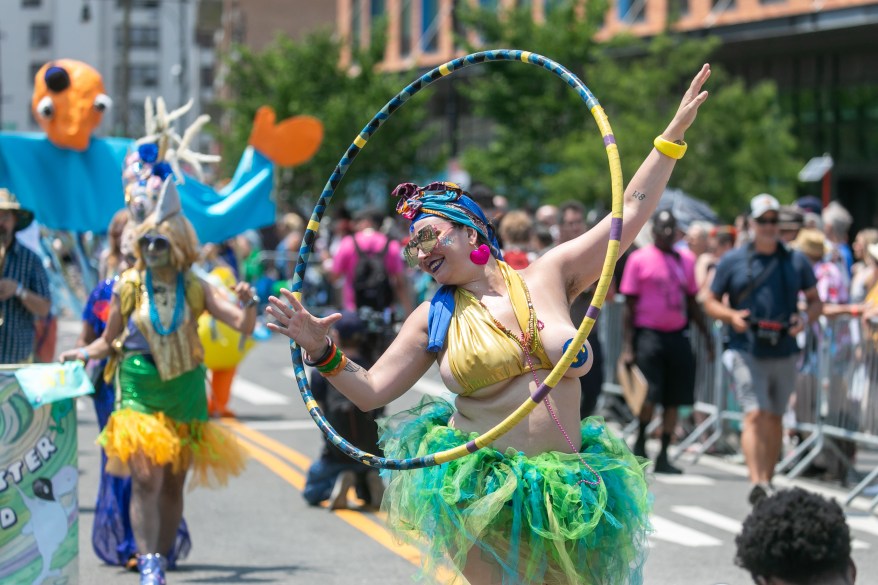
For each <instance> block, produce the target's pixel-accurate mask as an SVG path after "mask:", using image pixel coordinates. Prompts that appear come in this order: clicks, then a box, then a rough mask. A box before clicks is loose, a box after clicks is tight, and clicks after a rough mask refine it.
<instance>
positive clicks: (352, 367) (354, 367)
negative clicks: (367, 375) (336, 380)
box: [344, 360, 363, 372]
mask: <svg viewBox="0 0 878 585" xmlns="http://www.w3.org/2000/svg"><path fill="white" fill-rule="evenodd" d="M362 369H363V368H361V367H360V366H358V365H357V364H355V363H354V362H352V361H351V360H348V363H347V364H345V367H344V371H345V372H359V371H360V370H362Z"/></svg>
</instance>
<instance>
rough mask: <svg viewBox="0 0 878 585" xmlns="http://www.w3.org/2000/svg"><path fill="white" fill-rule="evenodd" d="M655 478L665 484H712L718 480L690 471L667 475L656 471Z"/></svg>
mask: <svg viewBox="0 0 878 585" xmlns="http://www.w3.org/2000/svg"><path fill="white" fill-rule="evenodd" d="M655 480H656V481H657V482H659V483H663V484H665V485H694V486H711V485H715V484H716V482H715V481H714V480H713V479H711V478H709V477H706V476H704V475H694V474H689V473H684V474H683V475H667V474H664V473H656V474H655Z"/></svg>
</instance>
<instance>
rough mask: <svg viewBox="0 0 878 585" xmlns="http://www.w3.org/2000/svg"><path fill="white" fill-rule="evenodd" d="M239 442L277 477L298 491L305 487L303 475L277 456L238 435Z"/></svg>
mask: <svg viewBox="0 0 878 585" xmlns="http://www.w3.org/2000/svg"><path fill="white" fill-rule="evenodd" d="M239 439H241V444H242V445H244V447H245V448H246V449H247V451H248V452H249V453H250V456H251V457H253V458H254V459H256V460H257V461H259V462H260V463H261V464H263V465H264V466H266V467H267V468H269V469H270V470H271V471H273V472H274V473H275V474H276V475H277V476H278V477H280V478H281V479H283V480H285V481H286V482H287V483H288V484H290V485H291V486H293V487H294V488H296V489H297V490H299V491H302V490H304V489H305V476H304V475H302V474H301V473H299V472H298V471H296V470H295V469H293V468H292V467H290V466H289V465H287V464H286V463H284V462H283V461H282V460H281V459H280V458H279V457H276V456H275V455H273V454H272V453H269V452H268V451H266V450H265V449H263V448H261V447H257V446H256V445H254V444H253V443H251V442H250V441H248V440H246V439H244V437H239Z"/></svg>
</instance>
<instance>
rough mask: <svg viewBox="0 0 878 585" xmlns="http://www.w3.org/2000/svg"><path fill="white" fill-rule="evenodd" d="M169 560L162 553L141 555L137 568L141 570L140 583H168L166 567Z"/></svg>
mask: <svg viewBox="0 0 878 585" xmlns="http://www.w3.org/2000/svg"><path fill="white" fill-rule="evenodd" d="M167 564H168V562H167V560H166V559H165V557H163V556H162V555H160V554H157V553H156V554H148V555H140V556H139V557H138V558H137V569H138V570H139V571H140V585H167V580H166V579H165V567H167Z"/></svg>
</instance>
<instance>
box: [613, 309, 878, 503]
mask: <svg viewBox="0 0 878 585" xmlns="http://www.w3.org/2000/svg"><path fill="white" fill-rule="evenodd" d="M623 305H624V297H623V296H621V295H618V296H617V297H616V298H615V299H613V300H612V301H611V302H608V303H606V304H605V306H604V308H603V310H602V312H601V317H600V319H598V335H599V336H600V339H601V342H602V343H603V347H604V359H605V367H604V384H603V390H604V392H605V393H606V394H607V395H609V396H615V397H617V398H619V399H621V395H622V390H621V387H620V385H619V381H618V379H617V376H616V367H615V366H616V362H617V360H618V359H619V355H620V354H621V351H622V339H623V331H622V309H623ZM710 334H711V336H712V338H713V344H714V348H715V355H714V356H713V358H712V359H711V357H710V356H709V355H708V349H707V343H706V341H705V339H704V336H703V335H702V334H701V332H700V331H699V330H698V329H697V328H696V327H694V326H693V327H692V328H691V330H690V339H691V342H692V348H693V351H694V352H695V356H696V368H697V369H696V386H695V404H694V412H695V416H696V419H695V426H694V428H693V429H692V430H691V431H690V432H689V434H688V435H687V436H686V437H685V438H684V439H683V440H682V441H681V442H680V443H679V445H678V446H677V448H676V450H675V451H674V452H673V458H674V459H677V458H679V457H680V456H682V455H683V454H684V453H690V454H692V455H693V457H694V461H698V459H699V458H700V457H701V456H702V455H703V454H704V453H706V452H707V451H708V450H710V449H711V448H712V447H714V445H716V443H717V442H718V441H721V440H722V438H723V437H724V435H725V433H726V431H727V423H728V422H729V421H741V420H742V419H743V413H742V412H741V410H740V408H739V406H738V404H737V401H736V400H735V398H734V392H733V390H734V388H733V384H732V382H731V379H730V376H729V374H728V370H727V367H726V365H725V364H724V362H723V359H722V353H723V352H722V348H723V341H724V340H723V328H722V326H721V324H720V323H718V322H714V323H713V324H712V327H711V330H710ZM792 383H794V384H795V386H796V387H795V393H794V396H795V398H794V402H793V404H792V409H791V410H792V413H794V414H795V416H794V417H792V418H790V417H786V418H785V427H786V428H787V429H792V430H794V431H796V432H797V433H798V434H799V435H800V436H801V437H803V440H802V441H801V442H800V443H799V444H798V445H797V446H796V448H795V449H792V450H791V451H790V452H789V453H788V454H787V455H786V456H785V457H784V459H783V460H782V461H781V462H780V463H779V464H778V465H777V467H776V471H777V472H778V473H785V474H786V475H787V477H790V478H795V477H797V476H799V475H800V474H801V473H803V472H804V471H805V470H806V469H807V468H808V466H809V465H811V463H813V462H814V459H815V458H816V457H817V456H818V455H820V453H821V452H823V453H827V454H828V455H829V456H830V457H834V458H835V459H836V460H837V461H838V462H840V464H841V466H842V468H849V467H851V466H852V463H851V456H852V452H853V450H854V449H855V447H857V446H859V447H866V448H868V449H875V448H878V319H876V320H873V321H872V322H863V321H861V320H859V319H857V318H850V317H837V318H833V319H826V318H821V319H820V322H819V324H818V325H816V326H815V327H811V328H809V330H808V331H807V332H806V333H805V335H804V339H803V350H802V353H801V355H800V359H799V372H798V375H797V377H796V380H795V381H793V382H792ZM623 419H624V417H623ZM623 422H624V420H623ZM659 424H660V419H659V418H658V417H657V418H656V419H654V420H653V421H652V423H651V425H650V427H649V429H648V430H649V431H651V430H652V429H654V428H656V427H657V426H658V425H659ZM637 426H638V421H637V420H636V418H635V419H634V420H633V421H630V422H629V423H628V424H627V426H626V427H625V428H624V431H623V435H628V434H630V433H632V432H634V431H635V430H636V429H637ZM876 482H878V467H876V468H875V469H871V470H870V471H868V473H866V474H865V477H863V479H862V480H861V481H859V483H858V484H857V485H856V486H855V487H853V489H851V490H850V492H849V493H848V495H847V498H846V500H845V504H846V505H848V504H850V503H851V502H852V501H853V500H854V499H855V498H856V497H857V496H859V495H861V494H863V492H864V491H865V490H866V489H867V488H869V486H871V485H872V484H873V483H876ZM870 506H871V509H873V510H874V509H875V508H876V507H878V495H876V496H874V498H873V499H872V500H871V502H870Z"/></svg>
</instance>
